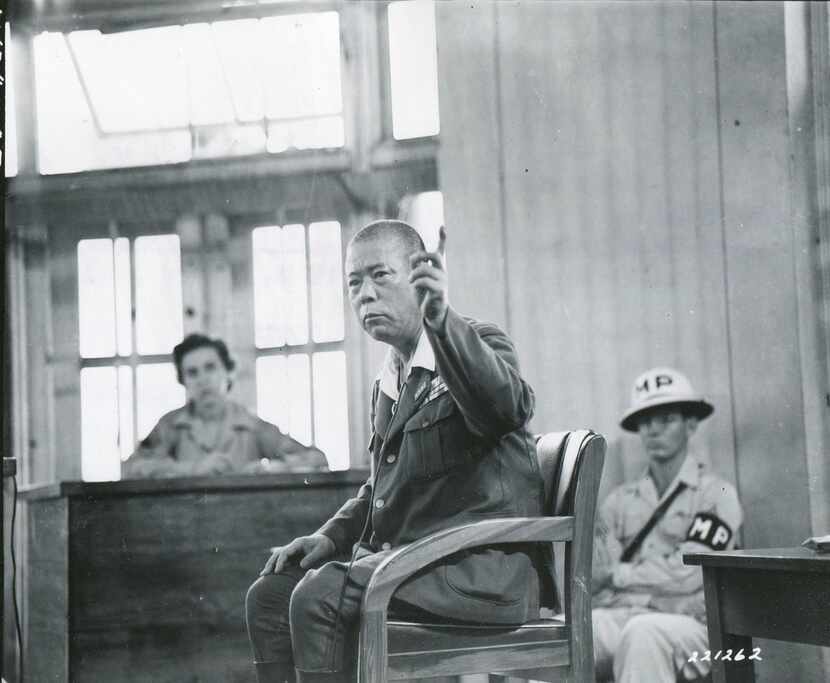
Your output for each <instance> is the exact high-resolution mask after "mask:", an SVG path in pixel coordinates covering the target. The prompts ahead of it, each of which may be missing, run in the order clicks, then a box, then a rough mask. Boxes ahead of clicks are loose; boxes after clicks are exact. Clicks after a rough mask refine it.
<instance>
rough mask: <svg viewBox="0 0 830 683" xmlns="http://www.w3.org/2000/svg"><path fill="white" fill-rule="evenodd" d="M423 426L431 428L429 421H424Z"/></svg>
mask: <svg viewBox="0 0 830 683" xmlns="http://www.w3.org/2000/svg"><path fill="white" fill-rule="evenodd" d="M421 426H422V427H429V420H424V421H423V422H422V423H421Z"/></svg>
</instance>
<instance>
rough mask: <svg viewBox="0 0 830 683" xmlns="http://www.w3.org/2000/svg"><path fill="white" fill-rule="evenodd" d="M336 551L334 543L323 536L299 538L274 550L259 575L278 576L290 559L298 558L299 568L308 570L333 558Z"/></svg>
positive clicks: (313, 535) (315, 535)
mask: <svg viewBox="0 0 830 683" xmlns="http://www.w3.org/2000/svg"><path fill="white" fill-rule="evenodd" d="M336 550H337V548H336V547H335V545H334V541H332V540H331V539H330V538H329V537H328V536H325V535H323V534H312V535H311V536H300V537H299V538H295V539H294V540H293V541H291V543H289V544H288V545H284V546H282V547H280V548H274V551H273V552H272V553H271V557H269V558H268V561H267V562H266V563H265V567H264V568H263V569H262V571H261V572H260V573H259V575H260V576H265V575H267V574H279V573H280V572H281V571H282V570H283V568H284V567H285V565H286V563H288V562H289V561H290V560H291V559H292V558H299V565H300V568H301V569H308V568H309V567H313V566H314V565H315V564H317V563H319V562H322V561H323V560H325V559H327V558H329V557H332V556H334V554H335V551H336Z"/></svg>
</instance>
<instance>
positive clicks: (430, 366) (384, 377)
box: [378, 331, 435, 401]
mask: <svg viewBox="0 0 830 683" xmlns="http://www.w3.org/2000/svg"><path fill="white" fill-rule="evenodd" d="M402 365H403V359H402V358H401V355H400V354H399V353H398V351H397V350H396V349H394V348H390V349H389V351H388V352H387V354H386V360H384V362H383V367H382V368H381V371H380V374H379V375H378V381H379V382H380V390H381V391H382V392H383V393H384V394H386V395H387V396H388V397H389V398H391V399H392V400H393V401H397V400H398V394H399V392H398V373H399V372H400V369H401V366H402ZM413 368H423V369H424V370H429V371H430V372H435V352H434V351H433V350H432V345H431V344H430V343H429V339H428V338H427V335H426V334H424V333H423V331H421V336H420V338H419V339H418V345H417V346H416V347H415V353H414V354H413V355H412V362H411V363H410V364H409V371H408V373H407V379H409V375H411V374H412V369H413Z"/></svg>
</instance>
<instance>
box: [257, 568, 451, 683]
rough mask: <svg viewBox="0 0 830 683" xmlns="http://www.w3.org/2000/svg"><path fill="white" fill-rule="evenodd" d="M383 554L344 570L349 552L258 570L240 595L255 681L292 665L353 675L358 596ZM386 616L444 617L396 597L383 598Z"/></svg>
mask: <svg viewBox="0 0 830 683" xmlns="http://www.w3.org/2000/svg"><path fill="white" fill-rule="evenodd" d="M386 555H388V553H377V554H376V556H377V561H372V560H374V559H375V558H374V557H372V558H371V560H370V561H369V562H366V560H367V559H369V558H366V557H364V558H363V560H364V561H363V562H355V563H354V564H352V566H351V570H350V571H349V558H342V559H338V560H335V561H330V562H326V563H325V564H323V565H322V566H321V567H319V568H315V569H309V570H303V569H300V568H299V566H298V565H297V564H288V565H286V567H285V568H284V569H283V570H282V571H281V572H280V573H279V574H268V575H266V576H261V577H259V578H258V579H257V580H256V581H255V582H254V583H253V585H252V586H251V587H250V588H249V589H248V594H247V596H246V599H245V619H246V622H247V626H248V637H249V639H250V641H251V648H252V650H253V655H254V664H255V666H256V668H257V675H258V677H259V681H260V683H281V681H282V680H290V681H293V680H294V668H296V669H297V671H298V672H300V675H301V678H302V674H303V672H305V673H306V674H330V673H332V672H338V673H339V676H332V675H328V676H319V677H317V678H319V679H320V680H328V681H339V680H342V681H350V680H353V678H354V671H355V665H356V663H357V662H356V660H357V657H356V653H357V647H356V646H357V621H358V619H359V616H360V602H361V599H362V597H363V593H364V591H365V588H366V585H367V584H368V583H369V579H370V578H371V575H372V572H373V571H374V569H375V567H376V566H377V564H379V562H380V561H381V560H382V559H383V558H384V557H385V556H386ZM347 573H348V581H346V585H345V590H343V585H344V580H345V579H346V575H347ZM338 615H339V616H338ZM389 616H390V618H396V619H405V620H411V621H433V622H435V621H439V622H443V621H446V619H443V618H441V617H439V616H436V615H433V614H431V613H429V612H427V611H426V610H423V609H421V608H419V607H417V606H416V605H413V604H410V603H408V602H405V601H403V600H401V599H400V598H396V597H393V598H392V600H391V601H390V603H389ZM302 680H315V676H313V675H306V676H305V677H304V678H302Z"/></svg>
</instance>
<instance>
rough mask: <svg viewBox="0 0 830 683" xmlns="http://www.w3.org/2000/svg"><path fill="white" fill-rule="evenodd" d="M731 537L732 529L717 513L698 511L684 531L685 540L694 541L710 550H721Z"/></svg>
mask: <svg viewBox="0 0 830 683" xmlns="http://www.w3.org/2000/svg"><path fill="white" fill-rule="evenodd" d="M731 538H732V529H731V528H729V525H728V524H727V523H726V522H724V521H723V520H722V519H721V518H720V517H718V516H717V515H713V514H712V513H710V512H698V513H697V514H696V515H695V518H694V519H693V520H692V525H691V526H690V527H689V531H688V532H687V533H686V540H687V541H695V542H696V543H702V544H703V545H705V546H708V547H709V548H711V549H712V550H723V549H724V548H726V546H727V545H728V544H729V540H730V539H731Z"/></svg>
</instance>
